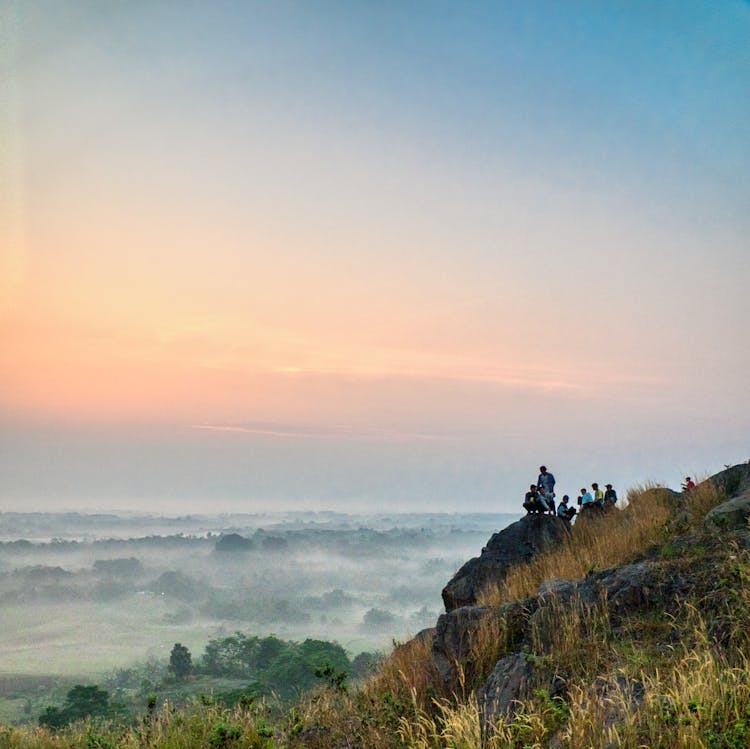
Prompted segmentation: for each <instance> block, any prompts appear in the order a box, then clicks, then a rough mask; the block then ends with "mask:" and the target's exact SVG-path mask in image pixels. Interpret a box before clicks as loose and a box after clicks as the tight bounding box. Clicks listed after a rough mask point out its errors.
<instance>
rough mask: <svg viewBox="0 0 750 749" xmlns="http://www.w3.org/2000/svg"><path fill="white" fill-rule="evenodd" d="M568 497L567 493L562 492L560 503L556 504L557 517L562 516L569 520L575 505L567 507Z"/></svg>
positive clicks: (571, 517)
mask: <svg viewBox="0 0 750 749" xmlns="http://www.w3.org/2000/svg"><path fill="white" fill-rule="evenodd" d="M569 499H570V497H569V496H568V495H567V494H563V498H562V499H561V500H560V504H559V505H558V506H557V517H559V518H562V519H563V520H567V521H568V522H570V521H571V520H572V519H573V517H574V515H575V514H576V508H575V507H568V500H569Z"/></svg>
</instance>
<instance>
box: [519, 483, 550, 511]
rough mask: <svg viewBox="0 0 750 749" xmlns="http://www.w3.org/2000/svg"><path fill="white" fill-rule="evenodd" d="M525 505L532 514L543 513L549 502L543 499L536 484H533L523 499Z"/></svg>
mask: <svg viewBox="0 0 750 749" xmlns="http://www.w3.org/2000/svg"><path fill="white" fill-rule="evenodd" d="M523 506H524V509H525V510H526V512H527V513H529V514H530V515H536V514H538V515H541V514H543V513H544V512H545V511H546V510H547V503H546V502H545V501H544V500H543V498H542V497H541V495H540V494H539V491H538V490H537V488H536V486H535V485H534V484H532V485H531V486H530V487H529V491H527V492H526V496H525V497H524V499H523Z"/></svg>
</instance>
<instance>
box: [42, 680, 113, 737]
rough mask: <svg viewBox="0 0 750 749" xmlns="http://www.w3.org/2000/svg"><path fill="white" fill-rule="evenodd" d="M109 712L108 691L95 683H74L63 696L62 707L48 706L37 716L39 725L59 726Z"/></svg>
mask: <svg viewBox="0 0 750 749" xmlns="http://www.w3.org/2000/svg"><path fill="white" fill-rule="evenodd" d="M110 712H111V706H110V703H109V692H107V690H106V689H101V688H100V687H98V686H96V685H92V686H84V685H83V684H76V685H75V686H74V687H73V688H72V689H71V690H70V691H69V692H68V694H67V695H66V696H65V704H64V705H63V706H62V708H59V707H52V706H49V707H47V708H46V709H45V711H44V712H43V713H42V714H41V715H40V716H39V725H41V726H49V727H50V728H59V727H60V726H65V725H67V724H68V723H72V722H73V721H76V720H82V719H84V718H88V717H90V716H105V715H109V714H110Z"/></svg>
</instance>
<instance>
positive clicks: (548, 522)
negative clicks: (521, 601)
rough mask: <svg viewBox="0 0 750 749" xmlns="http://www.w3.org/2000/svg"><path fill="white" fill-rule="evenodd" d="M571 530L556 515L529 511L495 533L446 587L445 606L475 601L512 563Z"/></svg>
mask: <svg viewBox="0 0 750 749" xmlns="http://www.w3.org/2000/svg"><path fill="white" fill-rule="evenodd" d="M569 533H570V524H569V523H567V522H566V521H565V520H561V519H560V518H558V517H555V516H554V515H526V516H525V517H523V518H521V519H520V520H518V521H517V522H515V523H512V524H511V525H509V526H508V527H507V528H504V529H503V530H501V531H499V532H498V533H495V534H494V535H493V536H492V538H490V540H489V541H488V542H487V546H485V547H484V549H482V553H481V555H480V556H478V557H475V558H474V559H470V560H469V561H468V562H466V564H464V566H463V567H461V569H460V570H459V571H458V572H457V573H456V574H455V575H454V576H453V578H452V579H451V581H450V582H449V583H448V584H447V585H446V586H445V588H443V603H444V604H445V610H446V611H453V609H457V608H460V607H462V606H473V605H475V604H476V603H477V597H478V596H479V594H480V593H481V591H482V589H483V588H485V587H486V586H487V585H490V584H496V585H499V584H500V583H502V581H503V580H504V579H505V576H506V575H507V574H508V570H509V569H510V568H511V567H512V566H514V565H517V564H520V563H522V562H529V561H530V560H531V559H533V558H534V557H535V556H537V555H538V554H541V553H542V552H545V551H548V550H549V549H552V548H554V547H555V546H557V545H558V544H560V543H561V542H562V540H563V539H565V538H566V537H567V536H568V535H569Z"/></svg>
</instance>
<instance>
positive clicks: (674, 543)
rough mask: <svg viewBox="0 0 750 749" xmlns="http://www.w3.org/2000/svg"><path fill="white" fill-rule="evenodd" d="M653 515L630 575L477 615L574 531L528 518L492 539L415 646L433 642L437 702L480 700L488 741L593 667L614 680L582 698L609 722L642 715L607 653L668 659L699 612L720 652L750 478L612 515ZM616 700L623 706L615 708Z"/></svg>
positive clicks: (620, 571) (608, 572) (550, 586)
mask: <svg viewBox="0 0 750 749" xmlns="http://www.w3.org/2000/svg"><path fill="white" fill-rule="evenodd" d="M705 497H709V500H710V501H711V502H712V503H713V504H714V505H715V506H713V507H712V509H710V511H708V512H706V511H705V508H702V506H700V502H706V501H708V500H706V499H705ZM657 512H660V513H664V515H663V517H664V522H663V528H661V526H659V527H660V528H661V530H659V533H658V534H657V536H655V538H654V539H650V540H648V541H647V542H645V545H644V547H643V548H640V549H637V548H636V549H635V550H634V551H633V553H632V555H631V557H632V558H631V559H629V560H628V562H627V563H624V564H619V565H618V566H614V567H611V568H605V569H591V570H589V572H588V574H585V575H584V576H583V578H582V579H554V580H545V581H543V582H542V583H541V585H539V587H538V589H537V590H535V591H534V592H533V594H531V595H529V596H527V597H525V598H523V599H521V600H511V601H505V602H503V601H499V602H497V603H496V604H494V605H477V601H478V600H479V598H480V594H481V593H482V591H484V590H486V589H487V587H488V586H493V585H494V586H496V587H499V585H500V584H501V583H502V582H503V580H504V579H505V578H506V576H507V575H508V573H509V571H510V570H513V569H517V568H518V566H519V565H528V564H530V563H531V562H533V560H534V559H536V558H537V557H539V555H542V554H545V553H548V552H551V551H554V550H555V549H557V548H559V547H561V546H563V545H565V544H568V547H569V548H572V553H575V546H574V544H575V543H576V539H575V536H576V529H575V528H574V529H573V531H572V532H571V529H570V527H569V526H568V524H566V523H565V522H564V521H562V520H559V519H557V518H555V517H552V516H541V515H540V516H526V517H524V518H522V519H521V520H519V521H518V522H516V523H513V524H512V525H511V526H509V527H508V528H505V529H504V530H502V531H500V532H499V533H496V534H495V535H493V536H492V538H491V539H490V540H489V541H488V543H487V546H486V547H485V548H484V549H482V552H481V555H480V556H479V557H477V558H475V559H472V560H470V561H469V562H467V563H466V564H465V565H463V567H461V569H460V570H459V571H458V572H457V573H456V575H455V576H454V577H453V578H452V579H451V580H450V581H449V582H448V584H447V585H446V587H445V589H444V590H443V600H444V603H445V608H446V613H444V614H442V615H441V616H440V618H439V619H438V621H437V624H436V626H435V628H434V629H431V630H426V631H424V632H422V633H420V635H419V638H420V640H421V641H424V640H425V639H427V640H429V641H430V642H431V652H432V661H433V666H434V670H435V673H436V674H437V675H438V677H437V678H438V680H439V681H440V689H441V691H442V692H443V693H444V694H456V693H459V692H461V691H463V692H464V693H465V692H466V690H467V689H470V688H471V689H473V690H475V692H476V698H477V700H478V703H479V709H480V714H481V716H482V722H483V727H484V728H485V729H486V728H487V726H488V725H490V724H494V723H495V722H496V721H497V719H498V718H499V717H501V716H505V717H506V718H511V719H512V718H514V716H515V711H516V710H517V707H518V706H519V705H521V704H522V701H523V700H525V699H528V698H530V697H531V696H532V695H539V694H543V695H545V699H549V700H553V699H554V698H555V696H556V695H563V696H565V695H566V694H567V692H568V689H569V687H570V685H571V684H572V683H573V682H575V680H576V678H580V677H581V675H582V674H584V673H585V674H589V675H590V674H591V673H594V670H592V669H595V668H596V666H597V665H598V660H597V659H603V660H602V663H601V671H602V673H609V675H608V676H606V677H601V678H599V677H597V679H596V680H595V682H594V683H593V684H589V687H588V688H589V689H590V690H591V689H593V690H594V692H593V693H594V694H595V695H596V698H597V699H602V700H604V701H605V702H606V701H607V700H609V701H610V702H612V704H614V703H615V702H617V704H618V705H619V707H618V711H619V712H618V713H617V715H613V716H612V717H611V720H612V721H615V720H618V719H622V713H623V711H625V712H628V711H629V710H636V709H637V707H638V705H639V704H640V700H641V699H642V693H643V691H644V687H643V684H642V683H641V680H640V678H638V677H635V676H633V675H632V674H631V673H630V671H629V669H627V668H625V669H623V668H620V669H619V672H618V673H615V672H616V671H618V670H617V669H616V668H613V663H614V662H615V661H614V656H613V655H612V653H613V652H614V649H613V648H611V647H610V646H609V644H608V643H610V642H618V638H619V641H620V642H621V643H627V647H628V648H632V649H634V651H635V652H637V651H638V649H639V648H640V649H641V650H642V652H643V654H646V655H643V656H642V657H647V654H648V653H649V652H652V651H653V653H654V657H655V658H657V659H658V658H660V657H662V655H663V652H662V651H663V650H664V649H665V648H666V649H669V648H675V647H676V646H677V644H679V638H680V637H681V636H682V635H679V634H675V633H676V632H680V631H683V630H684V631H687V630H686V629H685V628H684V627H683V630H681V629H680V627H677V626H675V624H674V622H676V621H684V620H685V618H686V617H688V615H692V614H690V612H691V611H693V610H695V611H698V614H696V616H698V618H699V619H700V620H701V621H703V619H702V618H701V617H703V613H701V612H703V611H704V610H705V611H706V612H708V613H707V614H706V615H708V614H711V615H712V617H713V618H712V620H711V622H710V626H709V627H708V632H709V636H710V637H713V638H715V639H716V642H717V643H719V644H721V643H722V642H723V641H725V640H726V641H728V640H727V638H729V639H731V637H733V636H734V635H731V634H729V633H731V632H736V630H737V623H736V622H735V621H733V616H734V613H733V611H732V606H731V601H728V600H725V598H727V596H725V595H724V594H723V593H722V589H721V587H718V588H717V576H722V575H723V576H727V575H732V574H734V572H732V570H733V569H734V568H733V567H732V564H734V562H732V560H734V559H736V554H731V553H730V551H731V550H732V549H739V550H747V551H750V532H748V518H749V517H750V466H749V465H747V464H743V465H739V466H734V467H732V468H729V469H727V470H725V471H722V472H721V473H719V474H717V475H715V476H713V477H711V478H710V479H707V480H706V482H704V488H703V489H701V487H700V486H699V491H698V492H696V493H695V494H694V495H692V496H687V495H685V494H678V493H676V492H671V491H669V490H667V489H651V490H648V491H644V492H643V493H642V494H641V496H640V497H638V498H637V499H636V500H635V501H634V503H633V505H632V506H631V507H629V508H627V509H626V510H624V511H617V513H616V515H617V519H616V522H617V523H620V526H618V527H621V528H624V529H626V530H628V529H631V528H632V527H633V526H634V525H635V524H636V523H637V522H639V520H638V517H639V513H640V518H641V520H642V519H643V518H644V517H645V518H646V519H648V518H649V517H650V516H651V515H652V514H654V513H657ZM660 517H661V516H660ZM696 518H699V520H696ZM597 522H600V523H602V525H601V526H600V529H601V532H602V534H605V533H606V532H608V527H607V526H606V525H604V524H605V523H608V522H611V521H610V520H609V519H608V518H606V517H602V518H600V519H598V520H597ZM696 523H697V525H696ZM579 530H580V529H579ZM610 530H611V528H610ZM596 533H597V531H596V530H594V535H595V534H596ZM581 543H583V541H582V542H581ZM571 545H573V546H572V547H571ZM738 574H739V573H738ZM724 585H725V588H726V587H727V585H728V584H726V583H725V584H724ZM732 595H734V594H732ZM729 597H730V598H731V596H729ZM701 626H702V625H701ZM649 627H651V629H649ZM652 630H653V631H652ZM660 638H661V639H660ZM623 647H625V646H624V645H623ZM664 652H666V651H664ZM588 653H590V654H591V655H590V658H589V661H588V662H587V660H586V659H587V657H589V656H588V655H587V654H588ZM638 657H641V656H638ZM665 658H666V656H665ZM607 659H610V661H611V662H609V661H607ZM592 660H593V662H594V663H593V665H592ZM605 661H607V662H605ZM605 666H606V668H605ZM635 671H636V670H635V669H633V673H635ZM615 692H616V693H617V695H618V699H617V700H614V698H612V699H610V698H609V697H608V695H612V694H614V693H615ZM550 704H552V703H550ZM615 712H617V711H615ZM618 716H619V717H618Z"/></svg>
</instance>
